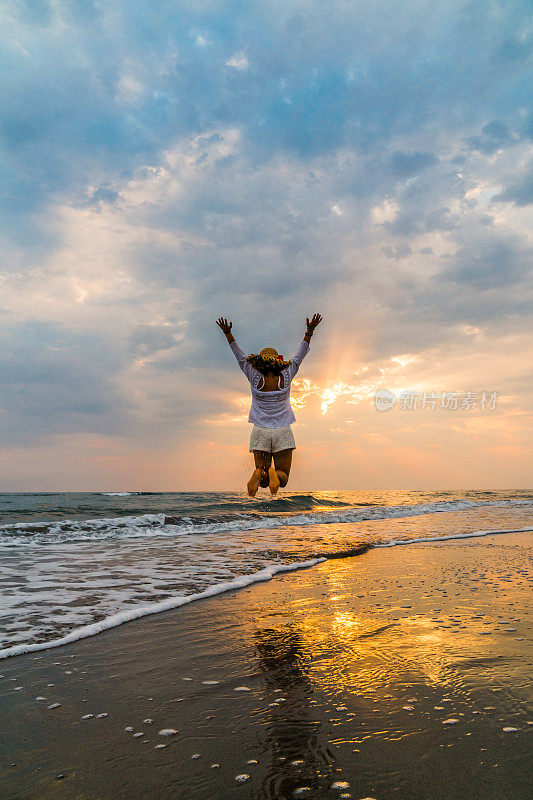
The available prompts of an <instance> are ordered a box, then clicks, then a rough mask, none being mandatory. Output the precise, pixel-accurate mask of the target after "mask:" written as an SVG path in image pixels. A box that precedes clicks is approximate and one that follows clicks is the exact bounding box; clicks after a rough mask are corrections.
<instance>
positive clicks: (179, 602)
mask: <svg viewBox="0 0 533 800" xmlns="http://www.w3.org/2000/svg"><path fill="white" fill-rule="evenodd" d="M325 560H326V559H325V558H313V559H311V560H309V561H300V562H297V563H293V564H277V565H275V566H271V567H266V568H265V569H262V570H259V572H256V573H254V574H252V575H240V576H239V577H237V578H234V579H233V580H231V581H227V582H226V583H221V584H218V585H215V586H210V587H209V588H208V589H206V590H205V591H203V592H198V593H197V594H192V595H186V596H185V597H184V596H179V597H171V598H169V599H167V600H163V601H161V602H159V603H149V604H148V605H146V606H137V607H136V608H131V609H128V610H127V611H122V612H120V613H119V614H113V615H112V616H110V617H107V618H106V619H103V620H100V621H99V622H93V623H92V624H91V625H84V626H83V627H81V628H76V629H75V630H73V631H71V632H70V633H68V634H67V635H66V636H62V637H60V638H59V639H52V640H51V641H49V642H36V643H27V644H20V645H15V646H13V647H6V648H4V649H3V650H0V659H3V658H9V657H11V656H17V655H22V654H23V653H34V652H36V651H38V650H48V649H50V648H52V647H61V646H62V645H65V644H71V643H72V642H76V641H78V640H79V639H86V638H87V637H89V636H95V635H96V634H97V633H101V632H102V631H106V630H109V629H110V628H116V627H117V626H118V625H122V624H124V623H125V622H131V621H132V620H134V619H139V618H140V617H146V616H149V615H150V614H158V613H160V612H161V611H169V610H170V609H172V608H179V607H180V606H183V605H186V604H188V603H192V602H193V601H194V600H201V599H203V598H204V597H213V596H214V595H217V594H221V593H222V592H228V591H231V590H234V589H241V588H243V587H244V586H249V585H250V584H252V583H258V582H260V581H268V580H270V579H271V578H272V577H273V576H274V575H276V574H277V573H279V572H291V571H293V570H297V569H305V568H306V567H313V566H314V565H315V564H319V563H320V562H321V561H325Z"/></svg>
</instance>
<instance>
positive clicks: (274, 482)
mask: <svg viewBox="0 0 533 800" xmlns="http://www.w3.org/2000/svg"><path fill="white" fill-rule="evenodd" d="M268 486H269V488H270V494H276V492H277V491H278V489H279V478H278V474H277V472H276V470H275V469H274V467H270V469H269V470H268Z"/></svg>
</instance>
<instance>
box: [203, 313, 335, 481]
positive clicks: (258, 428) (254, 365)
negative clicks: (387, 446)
mask: <svg viewBox="0 0 533 800" xmlns="http://www.w3.org/2000/svg"><path fill="white" fill-rule="evenodd" d="M321 319H322V317H321V316H320V314H313V318H312V320H311V321H309V320H307V331H306V334H305V336H304V338H303V341H302V343H301V345H300V347H299V348H298V351H297V353H296V355H295V356H294V358H292V359H290V360H289V361H285V360H284V358H283V356H280V355H279V353H278V352H277V350H274V348H273V347H264V348H263V350H261V352H260V353H258V354H255V353H252V354H251V355H249V356H248V357H246V356H245V355H244V353H243V351H242V350H241V348H240V347H239V345H238V344H237V342H236V341H235V337H234V336H233V334H232V332H231V326H232V323H231V322H228V320H227V319H225V318H224V317H220V318H219V319H217V325H218V326H219V328H220V329H221V331H222V332H223V333H224V334H225V335H226V339H227V340H228V344H229V346H230V347H231V349H232V350H233V353H234V355H235V358H236V359H237V363H238V365H239V367H240V368H241V369H242V371H243V372H244V374H245V375H246V377H247V378H248V380H249V381H250V387H251V389H252V407H251V409H250V414H249V416H248V422H253V423H254V427H253V428H252V433H251V436H250V453H253V454H254V459H255V469H254V471H253V473H252V477H251V478H250V480H249V481H248V494H249V495H250V497H255V495H256V494H257V490H258V488H259V487H260V486H262V487H267V486H268V487H269V488H270V492H271V493H272V494H276V492H277V491H278V489H279V487H280V486H286V485H287V481H288V480H289V473H290V471H291V464H292V451H293V450H294V449H295V448H296V444H295V442H294V436H293V433H292V429H291V423H292V422H295V421H296V420H295V417H294V412H293V410H292V408H291V402H290V393H291V381H292V379H293V378H294V376H295V375H296V373H297V372H298V369H299V368H300V364H301V363H302V361H303V359H304V358H305V356H306V355H307V353H308V352H309V343H310V341H311V336H312V335H313V333H314V330H315V328H316V326H317V325H318V324H319V322H320V321H321ZM272 456H274V466H272Z"/></svg>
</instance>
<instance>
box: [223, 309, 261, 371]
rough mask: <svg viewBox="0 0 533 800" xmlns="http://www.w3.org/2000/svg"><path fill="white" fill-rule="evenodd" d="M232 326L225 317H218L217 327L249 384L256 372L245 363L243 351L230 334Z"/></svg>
mask: <svg viewBox="0 0 533 800" xmlns="http://www.w3.org/2000/svg"><path fill="white" fill-rule="evenodd" d="M232 324H233V323H231V322H228V320H227V319H226V318H225V317H219V318H218V319H217V325H218V327H219V328H220V330H221V331H222V333H223V334H224V336H225V337H226V339H227V341H228V344H229V346H230V347H231V349H232V350H233V355H234V356H235V358H236V359H237V364H238V365H239V367H240V368H241V369H242V371H243V372H244V374H245V375H246V377H247V378H248V380H249V381H250V382H251V380H252V377H253V374H254V372H256V370H255V369H254V368H253V367H252V365H251V364H249V363H248V362H247V361H246V356H245V355H244V353H243V351H242V350H241V348H240V347H239V345H238V344H237V342H236V341H235V337H234V335H233V334H232V332H231V328H232Z"/></svg>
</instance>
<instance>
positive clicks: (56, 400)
mask: <svg viewBox="0 0 533 800" xmlns="http://www.w3.org/2000/svg"><path fill="white" fill-rule="evenodd" d="M119 365H121V358H120V354H119V353H118V352H117V351H116V349H115V348H114V347H113V346H112V345H111V344H110V343H106V341H105V337H99V336H97V335H96V334H89V335H82V334H79V333H76V332H75V331H74V330H72V328H68V329H67V328H65V327H60V326H55V325H53V324H50V323H41V322H29V323H26V324H19V325H14V326H11V327H8V328H4V330H3V331H2V336H1V339H0V376H1V377H0V386H1V397H2V400H1V406H2V413H1V414H0V426H1V427H0V436H1V438H2V442H3V444H4V445H10V444H20V443H25V444H30V445H31V444H34V443H36V442H38V441H39V440H40V439H41V438H47V437H50V436H53V435H54V434H57V433H62V432H80V431H91V432H100V433H104V432H105V433H112V432H115V433H120V432H124V430H125V416H126V415H127V413H128V411H129V406H130V404H129V403H128V400H127V398H126V397H125V396H124V395H122V394H121V393H120V391H119V390H118V387H117V385H116V383H115V375H116V373H117V369H118V367H119Z"/></svg>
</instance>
